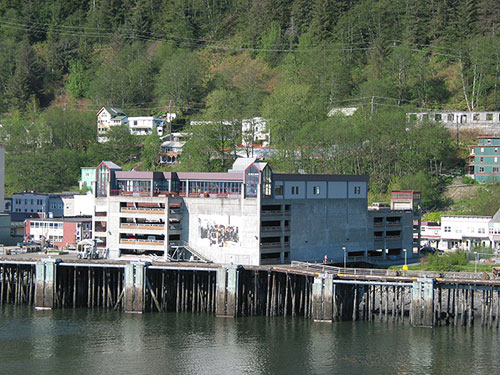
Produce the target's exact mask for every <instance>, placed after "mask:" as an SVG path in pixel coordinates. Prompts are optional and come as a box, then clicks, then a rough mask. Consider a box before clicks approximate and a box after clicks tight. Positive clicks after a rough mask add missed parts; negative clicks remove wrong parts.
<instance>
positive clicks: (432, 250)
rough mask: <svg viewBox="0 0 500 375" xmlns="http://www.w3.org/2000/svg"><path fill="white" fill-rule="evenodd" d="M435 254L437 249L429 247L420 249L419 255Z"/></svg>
mask: <svg viewBox="0 0 500 375" xmlns="http://www.w3.org/2000/svg"><path fill="white" fill-rule="evenodd" d="M437 252H438V251H437V249H436V248H435V247H431V246H425V247H422V248H421V249H420V254H422V255H427V254H436V253H437Z"/></svg>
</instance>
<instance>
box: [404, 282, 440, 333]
mask: <svg viewBox="0 0 500 375" xmlns="http://www.w3.org/2000/svg"><path fill="white" fill-rule="evenodd" d="M434 320H435V317H434V279H431V278H418V279H417V280H416V281H414V282H413V288H412V292H411V307H410V321H411V324H412V325H413V326H416V327H433V326H434V325H435V321H434Z"/></svg>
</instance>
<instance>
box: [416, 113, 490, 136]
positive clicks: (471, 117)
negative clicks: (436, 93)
mask: <svg viewBox="0 0 500 375" xmlns="http://www.w3.org/2000/svg"><path fill="white" fill-rule="evenodd" d="M406 117H407V120H408V123H410V124H418V123H421V122H423V121H436V122H441V123H442V124H443V125H444V126H445V127H446V128H448V129H450V130H454V131H457V132H459V131H460V130H477V131H481V132H482V133H483V135H486V134H488V135H500V112H493V111H489V112H479V111H473V112H468V111H448V110H434V111H427V112H411V113H407V114H406Z"/></svg>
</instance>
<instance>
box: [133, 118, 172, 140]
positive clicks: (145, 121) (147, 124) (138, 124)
mask: <svg viewBox="0 0 500 375" xmlns="http://www.w3.org/2000/svg"><path fill="white" fill-rule="evenodd" d="M128 126H129V129H130V134H133V135H149V134H151V133H153V132H156V133H157V134H158V135H159V136H162V135H163V132H164V129H163V126H164V122H163V120H162V119H161V118H157V117H153V116H142V117H129V118H128Z"/></svg>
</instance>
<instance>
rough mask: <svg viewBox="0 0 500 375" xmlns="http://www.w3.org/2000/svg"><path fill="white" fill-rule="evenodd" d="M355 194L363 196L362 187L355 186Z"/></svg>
mask: <svg viewBox="0 0 500 375" xmlns="http://www.w3.org/2000/svg"><path fill="white" fill-rule="evenodd" d="M354 194H356V195H359V194H361V187H360V186H354Z"/></svg>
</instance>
